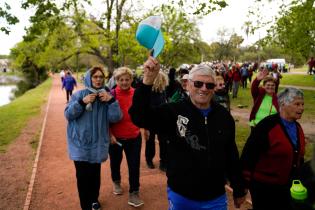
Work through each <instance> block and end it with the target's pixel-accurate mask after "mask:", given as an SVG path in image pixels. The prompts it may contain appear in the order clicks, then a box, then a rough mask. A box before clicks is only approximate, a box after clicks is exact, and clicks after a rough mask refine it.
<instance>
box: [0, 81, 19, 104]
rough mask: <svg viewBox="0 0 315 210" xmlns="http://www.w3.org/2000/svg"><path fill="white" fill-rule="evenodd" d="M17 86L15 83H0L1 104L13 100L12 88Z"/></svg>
mask: <svg viewBox="0 0 315 210" xmlns="http://www.w3.org/2000/svg"><path fill="white" fill-rule="evenodd" d="M15 88H16V86H15V85H0V106H3V105H6V104H8V103H10V102H11V99H10V98H11V97H12V96H13V94H12V90H13V89H15Z"/></svg>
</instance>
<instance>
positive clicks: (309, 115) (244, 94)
mask: <svg viewBox="0 0 315 210" xmlns="http://www.w3.org/2000/svg"><path fill="white" fill-rule="evenodd" d="M282 89H283V88H279V91H281V90H282ZM303 93H304V104H305V105H304V113H303V117H302V119H301V120H300V122H309V121H311V120H312V119H314V118H315V109H314V107H315V91H311V90H304V91H303ZM252 104H253V100H252V98H251V95H250V89H249V88H247V89H242V88H240V89H239V92H238V97H237V98H236V99H232V98H231V107H232V109H237V108H236V107H237V106H238V105H243V106H244V108H243V109H244V110H246V111H247V112H248V115H249V113H250V110H251V107H252ZM249 133H250V127H249V125H248V124H246V123H242V122H241V121H237V122H236V144H237V147H238V150H239V152H240V153H241V151H242V150H243V147H244V144H245V143H246V140H247V138H248V136H249ZM311 154H312V145H311V144H308V145H307V146H306V154H305V159H306V160H309V159H310V158H311Z"/></svg>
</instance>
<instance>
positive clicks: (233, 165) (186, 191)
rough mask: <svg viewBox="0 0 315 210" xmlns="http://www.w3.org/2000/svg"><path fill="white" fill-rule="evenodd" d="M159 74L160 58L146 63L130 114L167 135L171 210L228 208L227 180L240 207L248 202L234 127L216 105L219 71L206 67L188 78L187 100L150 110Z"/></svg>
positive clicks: (232, 122) (202, 67)
mask: <svg viewBox="0 0 315 210" xmlns="http://www.w3.org/2000/svg"><path fill="white" fill-rule="evenodd" d="M159 70H160V65H159V63H158V61H157V60H156V59H154V58H153V57H149V58H148V60H147V61H146V62H145V63H144V77H143V84H142V85H141V86H140V87H139V88H138V89H137V90H136V91H135V94H134V98H133V104H132V106H131V108H130V109H129V113H130V115H131V118H132V120H133V122H134V123H135V124H136V125H138V126H139V127H144V128H147V129H152V130H155V131H156V132H157V133H161V134H163V135H166V136H168V137H169V138H168V139H169V141H168V142H167V161H168V162H167V171H166V175H167V178H168V180H167V185H168V187H167V192H168V201H169V210H188V209H191V210H192V209H193V210H197V209H213V210H214V209H215V210H227V196H226V193H225V184H226V180H228V181H229V182H230V185H231V187H232V188H233V197H234V204H235V206H236V207H237V208H239V207H240V205H241V204H242V203H243V202H244V200H245V194H246V191H245V189H244V182H243V180H242V176H241V169H240V162H239V154H238V151H237V147H236V144H235V123H234V120H233V118H232V116H231V115H230V113H229V112H228V111H227V110H226V109H225V108H224V107H222V106H220V105H218V104H216V103H212V102H211V99H212V97H213V94H214V87H215V73H214V71H213V70H212V69H211V68H210V67H209V66H207V65H202V64H201V65H197V66H195V67H194V68H193V69H192V70H191V71H190V72H189V75H188V80H189V81H188V91H189V98H187V99H186V100H181V101H179V102H176V103H168V104H163V105H161V106H158V107H151V106H150V94H151V88H152V84H153V81H154V79H155V77H156V76H157V74H158V72H159Z"/></svg>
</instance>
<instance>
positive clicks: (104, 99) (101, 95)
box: [98, 91, 113, 102]
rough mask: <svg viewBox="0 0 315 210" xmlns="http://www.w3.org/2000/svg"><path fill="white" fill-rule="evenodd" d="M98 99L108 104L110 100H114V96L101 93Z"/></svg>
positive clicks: (105, 92) (104, 92)
mask: <svg viewBox="0 0 315 210" xmlns="http://www.w3.org/2000/svg"><path fill="white" fill-rule="evenodd" d="M98 97H99V99H100V100H101V101H103V102H107V101H109V100H110V99H112V98H113V96H112V95H111V94H109V93H108V92H107V91H103V92H100V93H99V94H98Z"/></svg>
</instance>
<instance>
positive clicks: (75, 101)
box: [65, 67, 122, 210]
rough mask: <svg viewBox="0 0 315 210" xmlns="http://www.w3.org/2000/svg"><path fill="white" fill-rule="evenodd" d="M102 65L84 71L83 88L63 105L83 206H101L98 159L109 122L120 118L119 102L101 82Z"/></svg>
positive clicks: (103, 154)
mask: <svg viewBox="0 0 315 210" xmlns="http://www.w3.org/2000/svg"><path fill="white" fill-rule="evenodd" d="M104 78H105V75H104V72H103V69H102V67H93V68H92V69H91V70H89V71H88V72H87V73H86V75H85V80H84V83H85V86H86V88H85V89H83V90H80V91H77V92H76V93H75V94H74V95H73V96H72V97H71V100H70V102H69V104H68V105H67V107H66V109H65V116H66V118H67V120H68V127H67V142H68V152H69V156H70V159H71V160H73V161H74V165H75V168H76V177H77V187H78V192H79V197H80V204H81V208H82V210H91V208H92V209H100V204H99V202H98V196H99V189H100V174H101V172H100V169H101V163H102V162H103V161H105V160H106V159H107V157H108V147H109V123H115V122H117V121H119V120H120V119H121V118H122V113H121V111H120V108H119V104H118V102H117V101H116V100H115V99H114V98H113V97H112V96H111V95H110V93H109V92H108V89H107V88H106V87H105V86H104Z"/></svg>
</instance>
